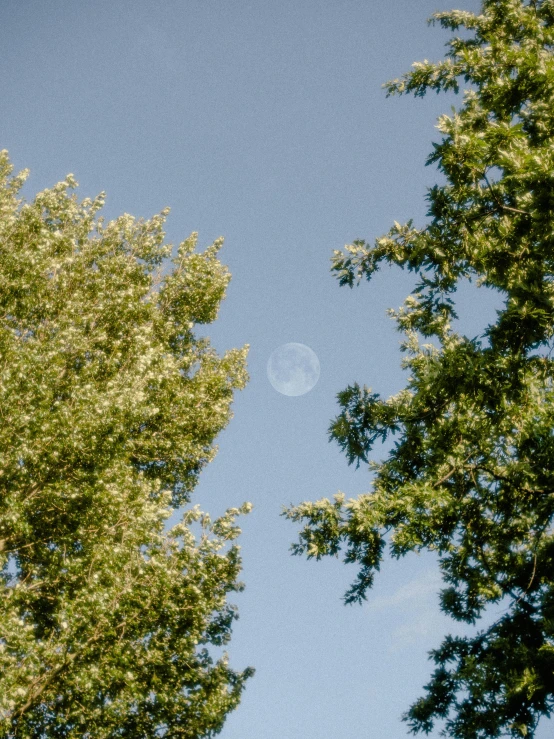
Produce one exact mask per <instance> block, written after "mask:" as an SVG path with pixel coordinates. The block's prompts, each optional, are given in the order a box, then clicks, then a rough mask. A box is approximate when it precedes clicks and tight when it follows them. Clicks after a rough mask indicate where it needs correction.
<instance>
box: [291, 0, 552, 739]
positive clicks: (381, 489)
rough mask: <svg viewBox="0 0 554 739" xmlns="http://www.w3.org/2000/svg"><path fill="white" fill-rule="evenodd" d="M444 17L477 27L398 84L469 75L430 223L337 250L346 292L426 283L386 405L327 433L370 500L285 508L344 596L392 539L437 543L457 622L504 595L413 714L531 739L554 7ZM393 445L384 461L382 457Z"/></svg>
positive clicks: (547, 406) (543, 494) (546, 644)
mask: <svg viewBox="0 0 554 739" xmlns="http://www.w3.org/2000/svg"><path fill="white" fill-rule="evenodd" d="M432 22H438V23H440V25H442V26H443V27H444V28H446V29H450V30H452V31H457V30H459V29H464V30H465V33H464V37H463V38H461V37H459V36H456V37H454V38H452V39H451V41H450V42H449V44H448V46H449V51H448V53H447V56H446V58H445V60H444V61H441V62H439V63H430V62H427V61H425V62H423V63H418V64H415V65H414V67H413V70H412V71H411V72H410V73H408V74H406V75H405V76H404V77H403V78H402V79H399V80H395V81H393V82H391V83H389V84H388V85H387V86H386V87H387V90H388V93H389V94H397V93H410V92H411V93H414V94H415V95H419V96H423V95H424V94H425V93H426V92H427V91H429V90H435V91H437V92H440V91H442V90H453V91H455V92H458V90H459V86H460V85H461V84H463V83H465V84H466V86H467V89H465V91H464V100H463V104H462V105H461V107H460V108H459V109H458V110H457V111H456V110H454V111H453V114H452V115H451V116H446V115H445V116H442V117H441V118H440V119H439V126H438V128H439V130H440V131H441V132H442V134H443V138H442V140H441V141H440V143H437V144H434V151H433V153H432V155H431V156H430V157H429V160H428V163H435V164H437V165H438V168H439V170H440V171H441V172H442V173H443V175H444V177H445V181H446V182H445V184H441V185H436V186H434V187H432V188H431V189H430V190H429V192H428V202H429V213H428V215H429V223H428V224H427V225H426V227H424V228H415V227H414V225H413V223H411V222H409V223H407V224H406V225H400V224H395V225H394V227H393V228H392V229H391V231H390V232H389V233H388V234H387V235H386V236H384V237H383V238H378V239H377V240H376V242H375V243H374V244H373V245H369V244H366V243H365V242H364V241H357V242H355V243H354V244H352V245H351V246H350V247H347V248H346V250H345V251H344V252H335V255H334V258H333V270H334V271H335V273H336V275H337V277H338V279H339V280H340V282H341V284H346V285H350V286H352V285H353V284H355V282H356V281H359V280H360V279H362V278H367V279H370V278H371V276H372V275H373V274H374V273H375V271H376V270H377V269H378V268H379V267H380V265H381V263H383V262H385V263H389V264H394V265H398V266H400V267H401V268H407V269H408V270H410V271H411V272H413V273H414V275H415V276H416V279H417V285H416V288H415V290H414V292H413V294H412V295H410V296H409V297H408V299H407V300H406V301H405V304H404V306H403V308H401V309H400V310H399V311H392V313H393V315H394V317H395V319H396V321H397V324H398V328H399V330H400V331H401V332H403V333H404V335H405V341H404V343H403V350H404V351H405V353H406V357H405V359H404V365H405V366H406V367H407V368H409V370H410V375H411V376H410V378H409V381H408V384H407V387H406V388H405V389H404V390H403V391H402V392H400V393H399V394H398V395H396V396H395V397H392V398H389V399H388V400H384V399H382V398H380V397H379V395H377V394H375V393H372V392H371V391H370V390H369V389H368V388H366V387H360V386H359V385H353V386H351V387H348V388H347V389H346V390H345V391H344V392H342V393H340V394H339V396H338V398H339V403H340V405H341V408H342V412H341V413H340V415H339V416H338V417H337V418H336V420H335V421H334V422H333V424H332V425H331V428H330V433H331V438H333V439H335V440H336V441H337V442H338V443H339V444H340V446H341V448H342V449H343V450H344V452H345V453H346V455H347V457H348V460H349V462H350V463H356V464H360V463H361V462H364V463H369V464H370V467H371V468H372V469H373V470H374V472H375V477H374V482H373V490H372V492H371V493H369V494H366V495H362V496H360V497H359V498H358V499H355V500H346V501H345V498H344V496H343V495H342V494H341V495H338V496H336V497H335V499H334V500H320V501H317V502H315V503H309V502H307V503H302V504H301V505H298V506H296V507H294V508H291V509H289V510H288V511H287V513H286V515H287V516H288V517H289V518H291V519H292V520H294V521H302V522H303V523H304V528H303V529H302V531H301V533H300V538H299V541H298V543H297V544H296V545H294V548H293V549H294V551H295V552H296V553H304V554H307V556H308V557H316V558H320V557H322V556H325V555H338V553H339V552H340V551H343V552H344V557H345V561H347V562H355V563H358V564H359V566H360V569H359V575H358V579H357V581H356V582H355V583H354V585H353V586H352V588H351V589H350V590H349V592H348V593H347V595H346V600H347V601H349V602H353V601H361V600H362V599H363V598H365V597H366V593H367V589H368V588H369V587H370V586H371V584H372V580H373V575H374V572H375V571H376V570H377V569H378V568H379V563H380V561H381V558H382V557H383V552H384V550H385V547H386V542H387V540H388V541H389V543H390V550H391V552H392V555H393V556H395V557H400V556H402V555H404V554H406V553H407V552H410V551H418V550H422V549H428V550H433V551H436V552H437V553H438V556H439V561H440V567H441V571H442V576H443V579H444V583H445V587H444V589H443V590H442V591H441V594H440V599H441V607H442V609H443V611H444V612H446V613H447V614H449V615H450V616H452V617H453V618H454V619H456V620H458V621H462V622H466V623H468V624H475V623H476V622H477V621H478V619H479V617H480V616H481V615H482V614H483V612H484V611H485V609H486V608H487V607H489V606H491V605H492V604H498V603H500V602H501V601H502V604H503V606H504V605H505V606H506V608H505V610H504V612H503V615H502V616H501V617H500V618H499V619H498V620H497V621H496V622H495V623H494V624H492V625H491V626H490V627H488V628H481V630H479V631H475V632H474V635H473V636H470V637H467V638H453V637H447V638H446V639H445V641H444V642H443V644H442V645H441V646H440V647H439V648H438V649H436V650H435V651H433V652H432V659H433V660H434V662H435V664H436V669H435V671H434V673H433V675H432V678H431V680H430V682H429V684H428V685H427V686H426V691H427V692H426V695H425V696H424V697H422V698H421V699H420V700H418V701H417V702H416V703H415V704H414V705H413V706H412V707H411V709H410V710H409V711H408V713H407V714H406V716H405V720H407V721H408V724H409V726H410V729H411V730H412V731H413V732H414V733H417V732H424V733H429V732H430V731H431V730H432V729H433V727H434V725H435V724H436V722H437V720H438V721H440V722H441V725H442V726H443V732H444V735H447V736H451V737H456V738H457V739H462V738H463V739H478V738H484V737H499V736H501V735H505V734H507V735H509V736H513V737H522V736H527V737H530V736H532V735H533V733H534V730H535V728H536V726H537V723H538V721H539V719H540V717H541V716H549V715H550V714H551V711H552V709H553V707H554V528H553V516H554V467H553V463H552V460H553V459H554V385H553V378H554V362H553V360H552V359H551V358H550V350H551V347H552V343H551V342H552V340H553V338H554V282H553V278H554V2H553V1H552V0H534V1H533V0H532V1H531V2H529V1H525V2H524V1H523V0H483V2H482V8H481V12H480V13H479V14H472V13H469V12H462V11H452V12H441V13H436V14H435V15H434V16H433V18H432ZM462 279H469V280H472V281H475V282H476V283H477V285H485V286H487V287H488V288H491V289H494V290H496V291H498V293H499V294H500V295H501V296H502V298H503V299H504V307H503V309H502V310H500V311H499V312H498V315H497V320H496V321H495V322H494V324H491V325H490V326H489V327H488V328H487V330H486V331H485V333H484V335H483V336H482V337H480V338H477V339H470V338H467V337H465V336H463V335H461V334H459V333H457V332H456V331H455V330H454V329H453V327H452V320H453V319H454V318H456V317H457V314H456V309H455V303H454V299H453V298H454V293H455V291H456V287H457V285H458V284H459V282H460V280H462ZM421 337H425V338H427V339H431V341H430V343H428V344H425V343H422V340H421ZM389 437H392V438H394V439H395V443H394V445H393V448H392V451H390V453H388V455H387V456H386V458H385V460H384V461H382V462H380V463H377V462H372V461H370V456H369V455H370V452H371V450H372V449H373V447H374V445H375V443H376V442H377V441H384V440H386V439H388V438H389Z"/></svg>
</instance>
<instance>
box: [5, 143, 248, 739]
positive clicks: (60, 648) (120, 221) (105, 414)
mask: <svg viewBox="0 0 554 739" xmlns="http://www.w3.org/2000/svg"><path fill="white" fill-rule="evenodd" d="M11 171H12V167H11V165H10V162H9V160H8V156H7V152H5V151H4V152H2V154H1V156H0V174H1V176H0V209H1V212H0V285H1V288H0V306H1V307H0V357H1V360H0V398H1V400H0V408H1V413H2V423H1V425H0V453H1V456H0V540H1V552H0V560H1V565H2V572H1V578H0V588H1V598H0V736H2V737H14V738H19V737H21V738H23V737H46V736H47V737H94V738H95V739H100V738H101V737H110V738H111V737H120V736H134V737H139V736H140V737H160V736H172V737H177V736H180V737H189V738H192V737H208V736H213V735H214V734H217V733H218V731H219V729H220V728H221V726H222V725H223V722H224V719H225V716H226V714H227V713H228V712H229V711H230V710H231V709H233V708H234V707H235V706H236V705H237V704H238V701H239V698H240V694H241V691H242V689H243V685H244V682H245V680H246V679H247V678H248V676H249V675H250V674H251V670H250V669H246V670H244V671H243V672H235V671H234V670H232V669H231V668H230V667H229V665H228V659H227V656H226V655H225V654H223V653H221V649H220V648H221V646H222V645H225V644H226V643H227V641H228V640H229V636H230V631H231V625H232V622H233V619H234V618H235V610H234V607H233V606H232V605H230V604H229V603H228V602H227V596H228V594H229V593H232V592H235V591H238V590H240V589H241V587H242V585H241V583H240V582H239V581H238V580H237V575H238V573H239V571H240V557H239V552H238V547H237V546H236V545H235V544H232V543H231V544H229V542H232V541H233V540H234V539H235V538H236V536H237V535H238V534H239V529H238V528H237V526H236V524H235V522H234V519H235V517H236V515H237V514H239V513H240V512H246V511H247V510H248V508H249V506H248V505H247V504H245V505H244V506H243V507H242V508H241V509H240V510H239V509H232V510H229V511H227V513H226V514H225V515H224V516H223V517H221V518H220V519H218V520H216V521H214V522H211V521H210V519H209V517H208V516H207V515H204V514H201V512H200V511H199V510H198V509H197V508H192V509H188V510H187V511H186V512H185V513H184V515H183V517H182V520H181V522H180V523H178V524H177V525H175V526H173V527H172V528H171V529H170V530H169V531H165V530H164V526H165V522H166V519H167V518H168V517H169V516H170V514H171V513H172V512H173V511H174V509H176V508H177V507H178V506H181V505H183V504H185V503H188V502H189V500H190V494H191V491H192V490H193V488H194V485H195V483H196V481H197V478H198V474H199V472H200V470H201V469H202V468H203V467H204V465H205V464H206V463H207V462H208V461H209V460H210V459H211V458H212V457H213V456H214V453H215V447H214V446H213V440H214V438H215V436H216V435H217V433H218V432H219V431H220V430H221V429H222V428H224V426H225V425H226V424H227V422H228V421H229V419H230V417H231V413H230V404H231V401H232V397H233V391H234V390H235V389H238V388H241V387H243V386H244V384H245V381H246V370H245V357H246V351H247V347H245V348H244V349H240V350H232V351H229V352H227V353H226V354H225V355H224V356H222V357H219V356H218V355H217V354H216V353H215V351H214V350H213V349H212V348H211V347H210V344H209V341H208V340H207V339H203V338H198V337H196V336H195V335H194V333H193V328H194V324H203V323H209V322H211V321H213V320H214V319H215V317H216V314H217V311H218V307H219V304H220V302H221V300H222V299H223V297H224V295H225V289H226V285H227V283H228V281H229V277H230V275H229V273H228V271H227V269H226V268H225V267H224V266H223V265H222V264H221V263H220V262H219V260H218V258H217V253H218V250H219V248H220V246H221V243H222V242H221V240H218V241H216V242H214V244H213V245H212V246H210V247H208V248H207V249H206V250H205V251H204V252H203V253H197V252H196V251H195V246H196V234H193V235H192V236H191V237H190V238H188V239H187V240H185V241H184V242H183V243H182V244H181V245H180V246H179V249H178V254H177V257H176V259H175V260H174V267H173V269H172V270H170V271H169V272H167V274H165V275H163V274H162V268H163V265H164V264H165V262H164V260H166V258H168V257H169V256H170V254H171V250H172V247H171V245H164V243H163V241H164V233H163V230H162V226H163V223H164V219H165V216H166V214H167V212H168V211H166V210H164V211H162V213H161V214H160V215H157V216H155V217H154V218H152V219H151V220H149V221H135V220H134V219H133V218H132V217H131V216H129V215H123V216H121V217H120V218H117V219H116V220H114V221H111V222H109V223H107V224H105V223H104V221H103V219H102V218H98V217H97V216H96V214H97V212H98V210H99V209H100V208H101V206H102V204H103V195H100V196H99V197H97V198H96V199H95V200H93V201H91V200H88V199H87V200H83V201H82V202H78V201H77V198H76V195H75V194H73V193H72V192H71V191H72V190H73V189H74V188H75V186H76V183H75V181H74V180H73V178H72V176H71V175H68V177H67V178H66V180H65V181H64V182H60V183H59V184H57V185H56V186H55V187H54V188H53V189H50V190H45V191H44V192H41V193H39V194H38V195H37V196H36V198H35V199H34V201H33V202H32V203H29V204H22V201H21V200H18V197H17V195H18V191H19V190H20V188H21V186H22V184H23V181H24V179H25V176H26V173H25V172H24V173H22V174H20V175H18V176H15V177H12V176H11ZM194 522H197V524H196V526H197V528H196V530H197V537H195V535H194V534H193V528H192V524H194ZM198 532H199V533H198ZM214 649H215V651H214ZM218 655H219V656H218Z"/></svg>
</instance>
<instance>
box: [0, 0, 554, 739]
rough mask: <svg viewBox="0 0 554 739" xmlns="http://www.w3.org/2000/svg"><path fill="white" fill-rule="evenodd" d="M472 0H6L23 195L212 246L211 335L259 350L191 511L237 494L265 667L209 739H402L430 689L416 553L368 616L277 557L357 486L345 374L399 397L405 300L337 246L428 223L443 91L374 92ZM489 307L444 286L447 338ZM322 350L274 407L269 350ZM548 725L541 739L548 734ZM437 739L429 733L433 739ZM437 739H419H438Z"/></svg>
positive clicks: (10, 134)
mask: <svg viewBox="0 0 554 739" xmlns="http://www.w3.org/2000/svg"><path fill="white" fill-rule="evenodd" d="M452 3H453V4H454V6H455V7H460V6H461V7H463V8H467V9H470V10H476V9H477V8H478V2H477V0H459V2H456V1H455V0H448V1H446V0H418V2H413V0H393V1H392V2H391V3H389V4H385V3H383V2H377V1H376V0H328V1H325V0H226V1H224V0H165V2H163V3H162V2H154V0H125V1H124V0H96V1H95V2H94V3H85V2H76V1H75V0H24V1H23V2H22V1H21V0H0V48H1V50H2V51H1V59H2V75H1V76H0V148H7V149H8V150H9V151H10V155H11V157H12V160H13V162H14V164H15V166H16V168H18V169H19V168H23V167H30V168H31V171H32V173H31V177H30V179H29V182H28V185H27V187H26V193H27V194H28V196H32V195H33V194H34V193H35V192H36V191H38V190H39V189H42V188H44V187H47V186H51V185H53V184H54V183H55V182H57V181H59V180H60V179H62V178H63V177H64V176H65V174H66V173H68V172H73V173H74V174H75V176H76V178H77V180H78V181H79V182H80V185H81V187H80V195H81V196H82V197H85V196H94V195H95V194H97V193H98V192H99V191H101V190H105V191H106V192H107V196H108V198H107V206H106V208H105V211H104V214H105V215H106V216H107V217H108V218H111V217H115V216H117V215H118V214H120V213H122V212H129V213H132V214H133V215H136V216H144V217H148V216H150V215H152V214H154V213H156V212H158V211H159V210H161V208H162V207H164V206H166V205H168V206H170V207H171V209H172V212H171V215H170V217H169V219H168V222H167V236H168V239H169V240H170V241H173V242H174V243H178V242H179V241H181V240H182V239H183V238H184V237H185V236H187V235H188V234H189V233H190V232H191V231H193V230H196V231H199V232H200V244H201V245H207V244H209V243H210V242H211V241H212V240H213V239H214V238H215V237H217V236H219V235H223V236H225V239H226V242H225V246H224V248H223V251H222V259H223V260H224V261H225V262H226V263H227V264H228V265H229V266H230V269H231V271H232V273H233V281H232V283H231V286H230V289H229V295H228V298H227V300H226V302H225V303H224V305H223V307H222V310H221V314H220V318H219V319H218V321H217V323H216V324H215V325H214V326H212V327H210V328H209V330H208V331H207V333H208V334H209V335H210V336H211V337H212V339H213V341H214V343H215V345H216V347H217V348H218V349H220V350H224V349H226V348H229V347H232V346H242V345H243V344H244V343H249V344H250V345H251V352H250V359H249V367H250V373H251V382H250V385H249V386H248V388H247V389H246V390H245V391H244V392H243V393H242V394H241V395H240V396H239V397H238V398H237V401H236V404H235V418H234V420H233V421H232V422H231V425H230V426H229V428H228V429H227V430H226V431H225V433H224V434H222V436H221V437H220V453H219V455H218V457H217V459H216V460H215V462H213V464H212V465H210V467H209V468H208V469H207V470H206V471H205V473H204V474H203V476H202V479H201V482H200V485H199V487H198V489H197V491H196V494H195V498H194V502H199V503H201V505H202V506H203V508H204V509H205V510H208V511H210V512H211V513H213V514H218V513H221V512H222V511H223V510H224V509H225V508H227V507H229V506H233V505H237V504H239V503H241V502H242V501H244V500H251V501H252V502H253V503H254V506H255V508H254V511H253V513H252V514H251V515H250V516H248V517H247V518H245V519H244V523H243V535H242V537H241V543H242V547H243V556H244V573H243V579H244V581H245V583H246V586H247V587H246V591H245V592H244V593H243V594H242V595H240V596H238V597H237V598H236V602H237V603H238V605H239V608H240V620H239V621H238V622H237V624H236V626H235V630H234V637H233V640H232V642H231V644H230V646H229V653H230V657H231V663H232V664H233V666H235V667H236V668H242V667H244V666H246V665H247V664H250V665H253V666H255V667H256V669H257V673H256V676H255V677H254V678H253V679H252V680H251V681H250V684H249V685H248V687H247V690H246V692H245V695H244V699H243V703H242V705H241V707H240V708H239V709H238V710H237V711H236V712H235V713H234V714H232V715H231V716H230V717H229V719H228V721H227V723H226V726H225V728H224V729H223V732H222V734H221V736H222V737H223V739H300V737H302V739H337V737H339V738H342V737H357V738H360V739H362V738H364V739H365V738H367V739H369V738H370V737H371V738H372V739H373V738H374V739H382V738H384V737H386V739H400V738H401V737H404V736H406V735H407V729H406V726H405V725H404V724H402V723H401V721H400V715H401V713H402V712H403V711H404V710H405V709H406V708H407V707H408V705H409V703H410V702H411V701H412V700H414V699H415V698H416V697H418V696H419V695H420V693H421V688H422V685H423V684H424V682H425V681H426V679H427V677H428V675H429V674H430V670H431V665H430V663H428V662H427V660H426V653H427V651H428V650H429V649H431V648H432V647H434V646H437V645H438V643H439V641H440V639H441V637H442V635H443V634H445V633H446V632H447V631H448V630H455V629H456V625H455V624H452V623H451V622H449V621H448V620H447V619H446V618H444V617H443V616H442V615H441V614H440V612H439V610H438V605H437V598H436V592H437V590H438V588H439V581H438V574H437V569H436V567H435V564H434V560H433V559H432V557H430V556H420V557H418V556H415V555H413V556H412V557H408V558H406V559H404V560H402V561H400V562H391V561H389V560H387V561H386V562H385V564H384V566H383V568H382V572H381V574H380V575H379V576H378V578H377V582H376V585H375V588H374V591H373V594H372V596H371V597H370V600H369V601H368V603H367V604H366V605H364V606H363V607H356V606H353V607H345V606H344V605H342V603H341V596H342V594H343V593H344V591H345V590H346V588H347V586H348V584H349V582H350V581H351V579H352V578H353V577H354V574H355V573H354V570H352V569H349V568H347V567H345V566H344V565H342V564H340V563H338V562H336V561H326V562H321V563H314V562H309V563H308V562H306V561H305V560H302V559H300V558H293V557H291V556H290V554H289V551H288V550H289V545H290V543H291V542H292V541H293V540H294V538H295V528H294V526H293V525H292V524H291V523H290V522H287V521H285V520H284V519H283V518H280V516H279V513H280V511H281V509H282V506H283V505H287V504H289V503H291V502H294V503H296V502H299V501H301V500H305V499H316V498H320V497H324V496H325V497H327V496H330V495H333V494H334V493H335V492H337V490H339V489H341V490H343V491H345V492H346V493H347V494H348V495H352V496H353V495H356V494H358V493H361V492H365V491H366V490H367V489H368V485H369V476H368V473H367V471H366V470H363V469H360V470H358V471H355V470H353V469H352V468H348V466H347V464H346V461H345V459H344V457H343V456H341V454H340V453H339V451H338V449H337V448H336V447H335V446H334V445H330V444H329V443H328V441H327V427H328V425H329V422H330V420H331V418H332V417H333V416H334V415H335V414H336V412H337V405H336V400H335V395H336V393H337V392H338V391H339V390H341V389H343V388H344V387H345V386H346V385H347V384H348V383H351V382H353V381H359V382H361V383H363V382H365V383H367V384H368V385H371V386H372V387H373V388H374V390H376V391H378V392H380V393H382V394H383V395H388V394H391V393H394V392H397V391H398V390H399V389H400V388H401V387H402V385H403V375H402V371H401V370H400V353H399V350H398V344H399V335H398V334H397V333H395V330H394V325H393V324H392V323H391V321H390V319H389V318H388V317H387V316H386V314H385V311H386V309H387V308H388V307H397V306H398V305H400V304H401V302H402V300H403V299H404V297H405V296H406V294H407V293H408V292H409V290H410V285H411V281H410V279H409V277H408V276H407V275H405V274H403V273H401V272H398V271H384V272H383V274H380V275H378V276H377V278H376V279H375V280H374V281H373V282H372V283H371V284H369V285H363V286H361V287H360V288H358V289H357V290H353V291H350V290H348V289H346V288H339V286H338V284H337V283H336V281H335V280H334V279H333V278H332V277H331V276H330V274H329V258H330V256H331V253H332V250H333V249H337V248H341V247H342V246H343V244H345V243H348V242H350V241H352V240H353V239H355V238H366V239H371V238H373V237H375V236H378V235H380V234H381V233H384V232H385V231H387V230H388V228H389V226H390V225H391V223H392V221H393V220H398V221H404V220H407V219H408V218H414V219H415V220H416V222H419V223H422V222H423V221H424V218H425V211H426V208H425V202H424V193H425V188H426V186H428V185H430V184H432V183H433V182H434V181H436V173H435V171H434V170H433V169H430V168H425V167H424V166H423V165H424V161H425V158H426V155H427V154H428V152H429V151H430V149H431V141H432V140H436V139H437V131H436V130H435V129H434V125H435V121H436V117H437V115H438V114H439V113H441V112H445V111H446V112H448V110H449V107H450V105H451V104H452V103H453V102H455V101H454V100H453V99H452V98H450V99H448V98H446V97H444V96H439V97H437V96H435V95H432V96H430V97H428V98H426V99H424V100H423V101H421V100H414V99H412V98H406V99H389V100H387V99H386V98H385V94H384V92H383V91H382V89H381V84H382V83H383V82H385V81H387V80H388V79H390V78H392V77H396V76H399V75H400V74H401V73H402V72H404V71H406V70H407V69H409V67H410V65H411V63H412V62H413V61H415V60H421V59H423V58H429V59H439V58H441V57H442V55H443V52H444V47H443V44H444V42H445V41H446V39H447V38H448V35H447V34H446V33H445V32H443V31H440V30H438V29H433V28H428V27H427V25H426V23H425V20H426V18H427V17H428V16H429V15H430V14H431V13H432V12H433V11H434V10H439V9H446V8H449V7H452ZM498 304H499V303H498V299H497V298H496V297H495V296H494V295H492V296H491V295H487V294H479V295H478V296H476V294H475V291H472V290H470V289H466V290H462V291H461V292H460V314H461V316H462V326H463V329H464V330H465V331H466V332H467V333H468V334H471V335H476V334H478V333H480V331H481V330H482V329H483V328H484V326H485V325H486V323H487V321H488V320H490V319H491V318H492V317H493V316H494V307H495V306H498ZM286 342H301V343H304V344H307V345H308V346H310V347H311V348H312V349H313V350H314V351H315V352H316V353H317V354H318V356H319V359H320V362H321V378H320V380H319V383H318V384H317V386H316V387H315V389H314V390H312V391H311V392H310V393H309V394H307V395H305V396H301V397H285V396H282V395H279V394H278V393H277V392H276V391H275V390H274V389H273V388H272V387H271V385H270V384H269V382H268V380H267V378H266V374H265V367H266V363H267V359H268V357H269V355H270V354H271V352H272V351H273V350H274V349H275V348H276V347H277V346H279V345H280V344H283V343H286ZM549 728H550V731H551V730H552V724H551V723H550V724H547V723H545V724H544V725H543V726H542V728H541V729H540V730H539V732H538V734H537V739H546V737H547V735H550V731H549ZM436 735H438V733H437V734H436ZM436 735H435V736H436Z"/></svg>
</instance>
